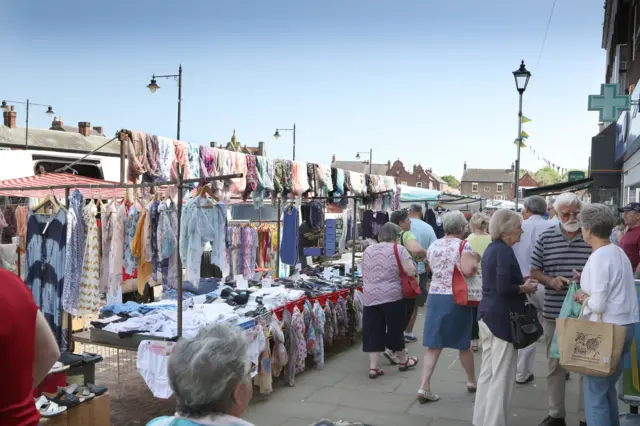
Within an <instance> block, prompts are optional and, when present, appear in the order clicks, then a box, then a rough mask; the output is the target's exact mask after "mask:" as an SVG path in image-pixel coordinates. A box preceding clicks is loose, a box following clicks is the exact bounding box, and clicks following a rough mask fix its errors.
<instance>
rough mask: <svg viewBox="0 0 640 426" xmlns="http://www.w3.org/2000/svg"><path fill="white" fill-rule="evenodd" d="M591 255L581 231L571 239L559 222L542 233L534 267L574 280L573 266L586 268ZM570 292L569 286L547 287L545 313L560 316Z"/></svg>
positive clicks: (533, 256) (552, 316) (580, 268)
mask: <svg viewBox="0 0 640 426" xmlns="http://www.w3.org/2000/svg"><path fill="white" fill-rule="evenodd" d="M590 255H591V247H590V246H589V245H588V244H587V243H585V241H584V239H583V238H582V236H581V235H580V236H578V237H576V238H574V239H573V240H570V239H568V238H567V237H566V236H565V235H564V233H563V232H562V230H561V229H560V225H555V226H553V227H551V228H549V229H547V230H546V231H543V232H542V233H541V234H540V236H539V237H538V240H537V241H536V244H535V246H534V248H533V254H532V255H531V269H538V270H540V271H542V272H543V273H544V274H545V275H549V276H551V277H565V278H567V279H569V280H572V279H573V270H574V269H575V270H576V271H578V272H582V270H583V269H584V265H586V264H587V260H589V256H590ZM566 295H567V290H566V289H563V290H554V289H551V288H545V294H544V308H543V309H542V316H543V317H544V318H546V319H549V320H554V319H556V318H558V315H560V309H562V303H563V302H564V298H565V296H566Z"/></svg>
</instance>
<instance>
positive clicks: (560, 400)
mask: <svg viewBox="0 0 640 426" xmlns="http://www.w3.org/2000/svg"><path fill="white" fill-rule="evenodd" d="M581 207H582V203H581V202H580V199H579V198H578V197H577V196H576V195H575V194H573V193H564V194H561V195H560V196H558V198H556V201H555V203H554V210H555V211H556V214H557V217H558V219H559V224H558V225H555V226H553V227H551V228H549V229H548V230H546V231H544V232H542V233H541V234H540V236H539V237H538V240H537V241H536V244H535V247H534V249H533V254H532V255H531V278H533V279H535V280H537V281H538V282H539V283H541V284H543V285H544V286H545V296H544V307H543V310H542V316H543V322H542V325H543V327H544V338H545V342H546V344H547V353H548V351H549V347H550V346H551V340H552V338H553V334H554V332H555V329H556V323H555V319H556V318H558V315H559V314H560V309H561V308H562V303H563V302H564V298H565V296H566V294H567V285H568V284H569V282H570V281H571V280H573V279H577V280H579V277H580V272H582V269H583V268H584V265H585V264H586V263H587V259H589V256H590V255H591V247H590V246H589V245H587V243H585V241H584V239H583V238H582V234H581V232H580V222H579V221H578V214H579V213H580V208H581ZM565 385H566V370H565V369H563V368H562V367H560V362H559V360H557V359H555V358H549V376H548V377H547V387H548V389H549V416H548V417H547V418H546V419H544V420H543V421H542V423H540V425H539V426H564V425H565V424H566V423H565V420H564V417H565V414H566V413H565ZM578 414H579V416H580V419H581V420H582V421H581V422H580V424H581V425H584V424H586V423H585V422H584V397H583V381H582V376H580V380H579V393H578Z"/></svg>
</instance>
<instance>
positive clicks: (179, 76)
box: [147, 64, 182, 140]
mask: <svg viewBox="0 0 640 426" xmlns="http://www.w3.org/2000/svg"><path fill="white" fill-rule="evenodd" d="M157 78H173V79H176V80H177V81H178V131H177V136H176V139H178V140H180V121H181V114H182V64H180V67H178V74H168V75H155V74H153V75H152V76H151V83H149V84H147V88H148V89H149V90H151V93H155V92H156V90H158V89H159V88H160V86H159V85H158V83H157V82H156V79H157Z"/></svg>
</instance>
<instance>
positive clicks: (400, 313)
mask: <svg viewBox="0 0 640 426" xmlns="http://www.w3.org/2000/svg"><path fill="white" fill-rule="evenodd" d="M401 232H402V230H401V229H400V227H399V226H398V225H396V224H394V223H391V222H388V223H386V224H385V225H384V226H382V228H381V229H380V233H379V234H378V241H380V243H379V244H375V245H373V246H369V247H368V248H367V249H366V250H365V251H364V255H363V257H362V279H363V282H364V286H363V292H362V294H363V300H364V310H363V314H362V347H363V350H364V352H367V353H368V354H369V377H370V378H372V379H375V378H377V377H378V376H381V375H383V374H384V372H383V371H382V370H381V369H380V354H381V353H382V352H384V350H385V347H386V348H389V349H390V350H392V351H394V352H395V353H396V355H397V357H398V359H399V360H400V363H399V364H398V365H399V367H398V368H399V370H400V371H407V370H409V369H411V368H414V367H415V366H416V365H417V364H418V359H417V358H414V357H409V356H408V355H407V353H406V352H405V350H404V329H405V326H406V322H407V318H406V315H407V312H406V305H405V302H404V296H403V294H402V279H401V278H400V268H399V267H398V263H397V261H396V256H395V252H394V250H395V248H397V250H398V256H399V258H400V262H401V263H402V267H403V268H404V270H405V272H406V273H407V274H408V275H415V273H416V267H415V264H414V263H413V260H411V255H410V254H409V252H408V251H407V250H406V249H405V248H404V247H402V245H400V244H399V238H400V234H401Z"/></svg>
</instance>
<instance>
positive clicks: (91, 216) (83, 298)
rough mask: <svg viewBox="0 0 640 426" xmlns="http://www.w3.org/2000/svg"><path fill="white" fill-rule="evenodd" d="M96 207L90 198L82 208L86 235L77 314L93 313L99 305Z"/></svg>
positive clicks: (98, 249) (98, 252)
mask: <svg viewBox="0 0 640 426" xmlns="http://www.w3.org/2000/svg"><path fill="white" fill-rule="evenodd" d="M97 213H98V208H97V206H96V204H95V203H94V202H93V200H91V201H90V202H89V204H87V206H86V207H85V208H84V212H83V219H84V227H85V229H86V231H87V235H86V238H85V243H84V257H83V260H82V277H81V278H80V295H79V298H78V315H80V316H83V315H95V314H96V313H97V312H98V310H99V307H100V248H99V242H98V224H97V222H96V214H97Z"/></svg>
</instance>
